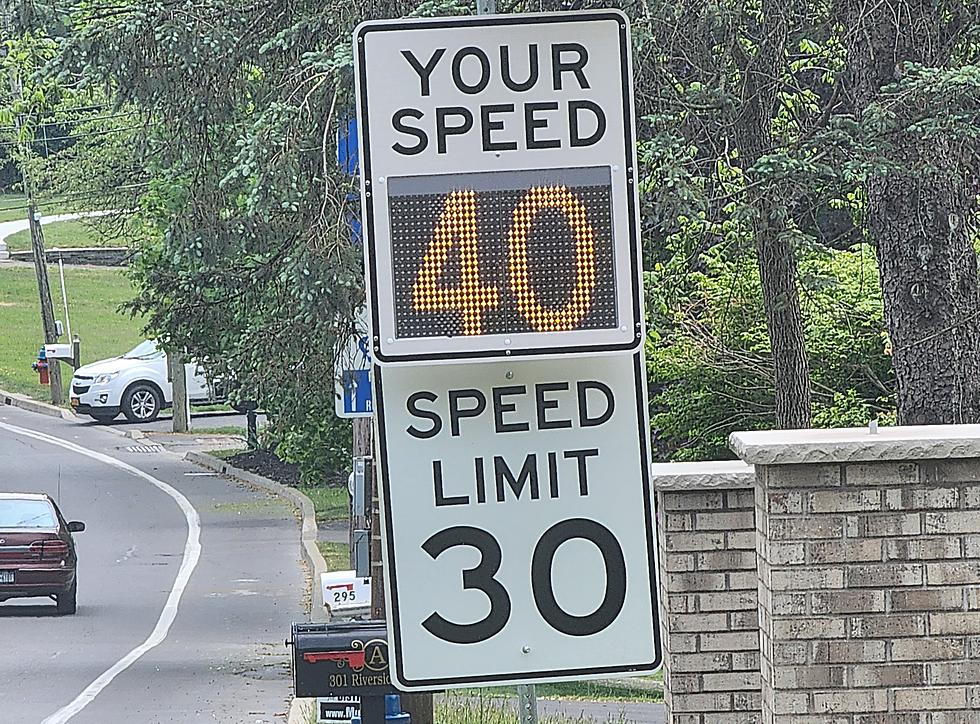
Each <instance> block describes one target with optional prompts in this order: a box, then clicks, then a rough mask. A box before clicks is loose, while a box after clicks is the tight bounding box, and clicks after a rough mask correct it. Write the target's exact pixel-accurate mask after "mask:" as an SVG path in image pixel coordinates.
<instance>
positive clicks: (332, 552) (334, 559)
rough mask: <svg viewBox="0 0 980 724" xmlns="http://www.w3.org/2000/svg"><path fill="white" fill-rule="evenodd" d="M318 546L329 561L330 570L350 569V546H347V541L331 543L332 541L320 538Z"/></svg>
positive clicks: (328, 568) (328, 567)
mask: <svg viewBox="0 0 980 724" xmlns="http://www.w3.org/2000/svg"><path fill="white" fill-rule="evenodd" d="M316 547H317V548H319V549H320V553H322V554H323V558H324V560H326V562H327V570H328V571H349V570H350V548H348V547H347V544H346V543H331V542H330V541H325V540H318V541H317V542H316Z"/></svg>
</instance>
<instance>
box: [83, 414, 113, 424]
mask: <svg viewBox="0 0 980 724" xmlns="http://www.w3.org/2000/svg"><path fill="white" fill-rule="evenodd" d="M118 415H119V413H118V412H115V413H113V414H111V415H110V414H109V413H107V412H100V413H94V412H90V413H89V416H90V417H92V418H93V419H94V420H95V421H96V422H98V423H100V424H102V425H105V424H107V423H110V422H112V421H113V420H115V419H116V417H117V416H118Z"/></svg>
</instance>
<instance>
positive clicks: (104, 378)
mask: <svg viewBox="0 0 980 724" xmlns="http://www.w3.org/2000/svg"><path fill="white" fill-rule="evenodd" d="M118 376H119V373H118V372H109V373H108V374H105V375H97V376H96V378H95V384H97V385H104V384H105V383H107V382H112V381H113V380H114V379H116V378H117V377H118Z"/></svg>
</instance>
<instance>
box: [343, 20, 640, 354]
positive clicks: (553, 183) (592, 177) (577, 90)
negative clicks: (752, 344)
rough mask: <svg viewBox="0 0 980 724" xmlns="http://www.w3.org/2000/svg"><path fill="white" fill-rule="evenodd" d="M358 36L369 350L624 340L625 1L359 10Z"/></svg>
mask: <svg viewBox="0 0 980 724" xmlns="http://www.w3.org/2000/svg"><path fill="white" fill-rule="evenodd" d="M355 51H356V55H357V58H356V69H357V90H358V124H359V126H358V127H359V130H360V142H361V161H362V175H361V183H362V195H363V200H364V205H363V213H364V229H365V231H366V243H365V254H366V267H367V269H368V281H369V284H368V286H369V290H370V300H369V302H370V303H369V306H370V307H371V312H372V320H371V324H372V330H373V337H374V339H373V340H372V345H373V347H372V352H373V354H374V359H375V360H376V361H377V362H378V363H379V364H385V363H389V362H420V361H427V360H459V359H475V358H484V359H490V358H501V357H516V356H530V355H542V354H548V355H555V354H562V353H570V352H585V351H588V352H609V351H630V350H635V349H637V348H638V346H639V345H640V342H641V341H642V321H643V320H642V314H641V309H640V302H639V298H640V295H639V287H640V269H639V258H640V257H639V246H638V233H637V229H638V225H637V213H636V205H637V204H636V175H635V169H636V162H635V146H636V144H635V140H634V139H635V132H634V120H633V110H632V109H633V101H632V96H631V93H632V78H631V70H630V44H629V27H628V23H627V20H626V18H625V16H623V15H622V14H621V13H619V12H616V11H597V12H580V13H558V14H547V15H523V16H513V15H500V16H480V17H469V18H438V19H419V20H399V21H379V22H368V23H365V24H363V25H361V26H360V27H359V28H358V29H357V31H356V32H355Z"/></svg>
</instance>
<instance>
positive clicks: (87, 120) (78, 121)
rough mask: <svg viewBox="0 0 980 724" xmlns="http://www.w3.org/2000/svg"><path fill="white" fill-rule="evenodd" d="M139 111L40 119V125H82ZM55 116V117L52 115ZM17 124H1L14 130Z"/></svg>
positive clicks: (1, 128) (135, 114) (135, 113)
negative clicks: (61, 118) (88, 116)
mask: <svg viewBox="0 0 980 724" xmlns="http://www.w3.org/2000/svg"><path fill="white" fill-rule="evenodd" d="M139 114H140V112H139V111H127V112H126V113H111V114H109V115H106V116H92V117H90V118H74V119H71V118H69V119H64V120H60V121H59V120H46V119H38V122H37V124H38V126H66V125H69V124H74V125H80V124H82V123H90V122H92V121H104V120H107V119H110V118H128V117H130V116H138V115H139ZM52 118H53V117H52ZM16 128H17V126H0V131H3V130H7V131H13V130H15V129H16Z"/></svg>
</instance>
